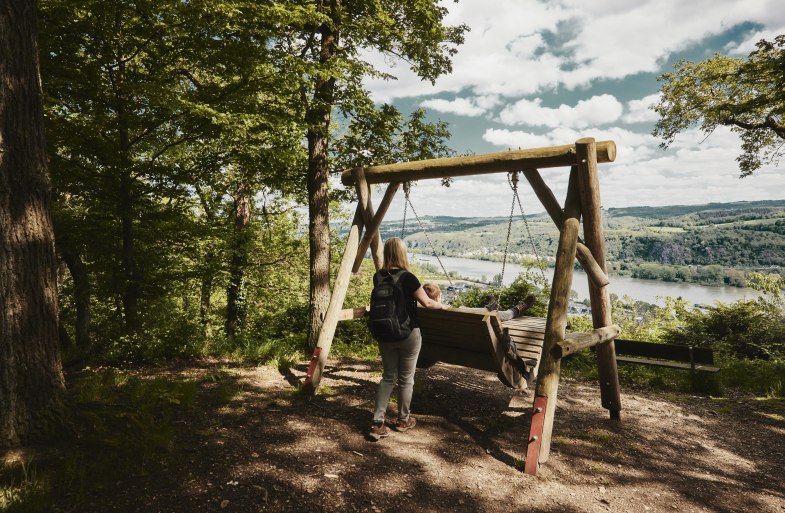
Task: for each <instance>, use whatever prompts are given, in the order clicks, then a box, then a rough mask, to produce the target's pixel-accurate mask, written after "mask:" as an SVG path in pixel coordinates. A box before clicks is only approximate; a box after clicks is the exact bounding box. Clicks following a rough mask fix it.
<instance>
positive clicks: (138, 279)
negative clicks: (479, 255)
mask: <svg viewBox="0 0 785 513" xmlns="http://www.w3.org/2000/svg"><path fill="white" fill-rule="evenodd" d="M41 15H42V20H43V24H44V27H43V28H44V30H43V36H44V37H43V38H42V44H43V47H44V52H42V56H43V65H44V71H45V77H46V80H45V84H44V85H45V90H46V91H47V93H48V95H47V96H48V102H47V107H48V108H47V115H48V121H49V127H50V133H51V134H52V137H50V142H51V144H50V146H51V154H52V156H53V158H52V169H53V176H54V182H55V186H56V193H57V197H58V199H60V201H58V208H57V210H56V213H57V216H56V221H57V223H56V227H57V228H58V229H59V228H63V230H67V231H68V234H67V235H68V237H60V234H59V233H58V241H60V240H62V241H64V242H66V241H67V242H69V247H70V248H77V249H82V250H83V251H84V253H85V254H83V255H82V260H83V261H84V262H85V264H86V267H87V268H88V269H90V270H91V272H92V273H93V274H94V279H93V282H94V283H96V286H95V287H94V288H93V290H94V293H95V294H96V295H98V296H99V297H98V298H97V302H99V303H102V306H103V310H104V312H106V311H109V312H111V313H110V314H109V315H111V316H112V319H113V321H114V318H115V317H119V318H120V320H121V322H122V323H123V325H124V326H123V327H124V331H125V332H126V333H127V334H138V333H142V334H145V335H147V334H148V333H149V330H143V331H142V330H139V327H140V325H142V326H143V325H144V323H145V322H146V319H147V318H149V317H150V316H155V315H156V311H155V310H156V309H154V308H150V306H154V305H161V304H162V303H165V304H166V305H171V304H172V303H173V302H172V301H169V300H168V298H167V294H168V293H169V292H170V291H172V290H174V289H175V288H177V287H180V283H182V282H183V281H184V280H186V279H188V278H189V277H190V278H193V277H194V276H193V274H196V271H194V270H193V268H195V267H196V265H197V264H198V263H199V259H198V258H197V257H196V256H194V252H193V251H191V250H192V249H193V248H194V246H199V247H201V248H203V249H207V253H208V254H209V251H210V250H209V245H204V244H203V245H199V244H197V241H196V240H195V239H197V238H198V237H200V236H201V235H204V234H205V232H204V230H202V229H203V228H205V226H204V224H203V223H201V222H200V221H203V219H194V218H193V211H194V209H195V208H196V204H197V203H198V201H197V198H196V197H195V195H194V188H195V187H196V188H198V187H199V186H201V185H202V184H210V186H211V188H213V190H214V191H215V192H216V193H217V194H218V195H219V197H220V196H223V195H225V194H230V193H231V192H232V191H233V190H234V186H233V185H232V184H229V183H227V182H226V180H225V179H224V178H225V175H226V170H227V169H236V168H242V169H244V170H245V171H246V173H247V174H248V175H249V176H250V181H249V184H250V185H249V196H248V197H249V198H252V197H253V193H254V191H255V189H254V187H256V185H257V184H258V183H259V182H266V183H274V184H276V186H278V184H279V183H280V182H282V181H284V180H286V179H288V178H289V177H288V176H287V173H286V172H285V171H284V170H286V171H290V170H291V169H293V166H292V165H291V163H290V162H288V161H287V158H285V157H283V156H282V157H276V158H265V156H266V155H269V154H271V153H273V152H278V153H281V154H285V155H286V156H290V155H291V153H292V152H295V153H298V154H303V153H304V150H303V149H302V146H301V139H302V131H303V128H302V124H303V122H302V120H300V121H299V125H298V129H297V130H294V129H292V128H289V127H288V125H289V124H291V123H292V121H291V120H292V119H297V118H298V115H293V114H291V113H289V112H288V109H292V108H297V106H296V105H295V104H294V101H292V99H291V98H298V99H299V96H295V93H296V92H297V91H298V90H297V89H296V84H295V85H294V86H289V85H288V82H287V81H286V80H285V77H283V78H282V77H281V76H280V74H279V73H278V70H280V66H278V67H277V68H276V67H275V66H273V62H272V61H271V59H270V58H269V54H270V44H269V43H268V41H269V35H268V32H269V30H270V29H269V26H270V22H269V21H268V19H267V18H268V17H269V16H270V15H271V10H270V9H268V6H266V5H262V4H256V3H254V2H246V1H245V0H205V1H200V2H174V3H173V2H169V1H166V0H139V1H136V2H130V3H129V2H117V3H111V4H107V3H106V2H103V1H102V0H87V1H86V2H85V1H77V0H41ZM282 98H285V99H282ZM299 117H301V116H299ZM295 134H296V135H295ZM286 138H288V139H287V140H285V141H284V142H283V143H281V142H280V141H282V140H284V139H286ZM262 154H264V155H262ZM292 158H294V157H291V158H289V159H288V160H292ZM285 161H286V166H288V167H286V166H282V165H280V162H285ZM289 174H291V173H289ZM303 176H304V173H298V174H297V176H296V177H295V178H297V179H299V180H302V177H303ZM291 181H294V180H291ZM212 186H215V187H212ZM280 188H282V189H283V188H285V187H284V186H283V185H281V186H280ZM288 189H289V190H290V189H291V187H288ZM66 197H67V198H68V201H67V202H66V201H64V199H65V198H66ZM211 215H212V214H211ZM214 219H215V218H214ZM193 221H197V222H193ZM171 228H179V230H180V231H178V230H176V229H171ZM185 229H188V230H194V229H195V230H196V231H195V232H190V233H187V234H186V233H184V230H185ZM200 230H201V231H200ZM208 231H209V230H208ZM63 235H66V234H65V233H64V234H63ZM184 246H188V247H187V248H185V247H184ZM61 249H62V251H61V253H62V254H65V249H67V248H65V246H63V247H62V248H61ZM191 257H193V259H194V262H192V263H193V264H194V265H192V266H190V267H191V269H192V270H191V271H189V269H188V267H189V266H188V265H186V264H185V263H184V262H182V259H183V258H191ZM178 261H180V265H178V264H177V262H178ZM241 263H242V262H241ZM74 269H76V268H74ZM201 269H204V270H207V269H210V270H213V269H214V266H207V267H204V266H202V267H201ZM189 273H191V274H189ZM73 278H74V282H76V279H77V276H76V275H73ZM204 278H205V280H204V284H205V285H206V286H205V287H204V289H205V290H204V292H205V294H204V295H203V299H204V300H205V301H204V306H205V311H208V309H209V306H208V304H207V303H208V302H209V301H208V298H209V291H210V289H211V286H210V278H207V277H204ZM99 282H100V283H99ZM115 305H117V306H115ZM99 306H101V305H99ZM118 307H119V308H118ZM118 314H119V315H118ZM114 322H116V321H114Z"/></svg>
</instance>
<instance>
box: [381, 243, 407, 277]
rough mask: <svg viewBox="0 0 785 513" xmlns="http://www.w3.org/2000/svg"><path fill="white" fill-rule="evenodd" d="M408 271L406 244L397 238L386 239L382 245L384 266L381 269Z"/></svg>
mask: <svg viewBox="0 0 785 513" xmlns="http://www.w3.org/2000/svg"><path fill="white" fill-rule="evenodd" d="M396 267H397V268H399V269H405V270H407V271H408V270H409V258H408V257H407V256H406V243H405V242H404V241H402V240H401V239H399V238H398V237H392V238H390V239H387V242H385V243H384V265H383V266H382V269H383V270H385V271H389V270H390V269H393V268H396Z"/></svg>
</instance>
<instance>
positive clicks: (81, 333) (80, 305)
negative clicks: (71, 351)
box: [60, 251, 90, 352]
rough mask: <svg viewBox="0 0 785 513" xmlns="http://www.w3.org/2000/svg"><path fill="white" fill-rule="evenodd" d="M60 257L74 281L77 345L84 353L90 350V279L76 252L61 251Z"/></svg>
mask: <svg viewBox="0 0 785 513" xmlns="http://www.w3.org/2000/svg"><path fill="white" fill-rule="evenodd" d="M60 256H61V257H62V258H63V262H65V265H66V266H68V271H69V272H70V273H71V279H73V280H74V304H75V305H76V326H74V328H75V330H74V331H75V333H76V345H77V346H78V347H79V350H80V351H82V352H87V351H89V349H90V278H89V275H88V273H87V266H86V265H85V263H84V261H83V260H82V257H81V256H80V255H79V253H77V252H75V251H61V252H60Z"/></svg>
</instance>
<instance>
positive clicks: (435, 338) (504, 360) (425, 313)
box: [417, 308, 545, 389]
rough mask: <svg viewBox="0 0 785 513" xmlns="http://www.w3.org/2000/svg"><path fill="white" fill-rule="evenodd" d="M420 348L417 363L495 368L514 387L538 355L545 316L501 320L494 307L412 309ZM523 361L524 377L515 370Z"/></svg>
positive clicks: (522, 384) (533, 370) (533, 368)
mask: <svg viewBox="0 0 785 513" xmlns="http://www.w3.org/2000/svg"><path fill="white" fill-rule="evenodd" d="M417 315H418V317H419V319H420V329H421V331H422V349H420V357H419V360H418V361H417V366H418V367H420V368H427V367H430V366H432V365H434V364H435V363H436V362H442V363H449V364H453V365H459V366H462V367H469V368H472V369H479V370H484V371H489V372H495V373H497V375H498V377H499V379H500V380H501V382H502V383H504V384H505V385H507V386H509V387H510V388H514V389H524V388H527V387H528V386H529V385H530V384H531V382H532V380H533V379H534V377H536V375H537V369H538V367H539V363H540V356H541V355H542V341H543V337H544V335H545V319H541V318H539V317H517V318H515V319H510V320H509V321H501V320H500V319H499V316H498V315H497V314H496V313H495V312H487V313H482V312H471V311H467V310H464V309H460V308H450V309H448V310H428V309H426V308H420V309H419V311H418V314H417ZM508 339H509V341H510V342H512V343H513V344H515V347H516V350H517V354H518V356H519V358H520V360H519V361H515V359H513V358H511V357H510V354H509V351H508V350H507V345H508V343H509V342H508ZM519 362H521V363H524V364H525V365H527V367H528V368H527V372H528V373H529V376H530V377H529V379H526V378H527V376H525V375H524V374H523V372H521V367H520V363H519Z"/></svg>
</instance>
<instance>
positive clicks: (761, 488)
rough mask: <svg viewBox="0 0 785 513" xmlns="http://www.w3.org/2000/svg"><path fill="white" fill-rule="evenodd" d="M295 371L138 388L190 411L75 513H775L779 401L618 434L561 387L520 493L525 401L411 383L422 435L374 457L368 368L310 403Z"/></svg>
mask: <svg viewBox="0 0 785 513" xmlns="http://www.w3.org/2000/svg"><path fill="white" fill-rule="evenodd" d="M304 370H305V369H304V367H300V368H295V369H292V370H291V371H289V372H287V373H281V372H279V371H278V370H277V369H273V368H269V367H254V368H248V367H239V366H232V365H226V364H223V365H217V364H210V365H203V366H200V367H198V368H189V369H185V370H184V369H179V370H168V371H161V370H155V371H146V373H145V372H143V373H141V375H142V377H145V376H148V377H152V376H155V377H156V378H159V379H160V378H161V377H162V376H163V377H165V378H166V379H169V380H172V381H177V380H190V381H191V382H195V383H197V384H198V385H197V390H196V396H195V397H196V398H195V400H194V403H193V404H192V405H191V406H190V407H183V408H181V409H179V410H177V413H176V414H173V415H174V417H173V418H171V419H170V421H171V425H172V426H173V429H174V433H173V437H172V443H171V444H170V446H169V447H168V449H167V450H166V451H165V453H164V454H163V455H161V456H157V458H158V459H157V460H156V461H155V462H152V461H151V462H149V464H148V465H147V466H146V467H145V468H149V471H147V472H140V471H138V470H128V471H127V472H125V473H122V472H121V473H120V477H119V478H117V480H116V481H115V482H114V483H113V484H112V485H111V486H108V487H101V488H97V489H91V490H88V491H86V495H87V497H86V499H85V500H84V501H83V502H82V504H83V506H82V507H80V509H79V511H95V512H108V511H123V512H125V511H129V512H130V511H139V512H200V511H204V512H213V511H214V512H227V513H228V512H254V513H255V512H267V511H270V512H284V511H287V512H366V511H367V512H373V513H379V512H396V513H397V512H416V513H420V512H422V513H424V512H437V511H438V512H441V511H455V512H489V513H510V512H519V511H520V512H563V513H571V512H607V511H613V512H628V511H629V512H636V513H644V512H651V513H657V512H673V511H679V512H693V511H694V512H720V513H726V512H727V513H729V512H748V511H761V512H769V513H785V470H783V463H784V462H785V407H784V406H783V401H782V400H773V399H772V400H754V399H752V398H747V397H739V398H735V399H723V400H716V399H711V398H707V397H701V396H693V395H687V394H679V393H665V392H661V391H660V392H656V391H651V390H629V389H627V390H624V391H623V396H622V400H623V403H622V404H623V408H624V410H623V412H622V421H621V422H618V421H611V420H608V418H607V413H606V412H605V410H603V409H602V408H601V407H600V405H599V391H598V389H597V387H596V386H592V385H590V384H583V383H576V382H571V381H569V380H563V381H562V384H561V387H560V390H559V399H560V402H559V406H558V408H557V412H556V422H555V427H554V440H553V445H552V448H553V449H552V454H551V458H550V460H549V461H548V463H547V464H545V465H544V466H543V467H541V469H540V473H539V475H538V476H537V477H531V476H528V475H525V474H523V472H522V471H521V469H522V466H523V459H524V455H525V448H526V445H525V441H526V437H527V433H528V418H529V413H528V410H529V408H530V406H531V398H530V397H529V396H525V395H524V396H522V397H516V398H514V399H515V400H513V401H512V404H513V405H515V406H513V407H510V404H511V399H513V392H512V391H510V390H509V389H507V388H505V387H504V386H503V385H501V383H499V382H498V381H497V379H496V377H495V376H494V375H491V374H488V373H484V372H480V371H474V370H470V369H463V368H459V367H453V366H447V365H436V366H434V367H433V368H431V369H428V370H420V371H418V374H417V383H416V385H415V387H416V388H415V399H414V403H413V412H414V414H415V415H416V416H417V419H418V424H417V426H416V427H415V428H414V429H413V430H411V431H408V432H406V433H396V432H393V433H392V434H391V436H390V437H389V438H386V439H383V440H381V441H380V442H372V441H369V440H368V439H367V438H366V437H365V436H364V433H365V430H366V428H367V427H368V422H369V419H370V414H371V413H370V412H371V408H372V401H373V395H374V392H375V387H376V383H377V382H378V380H379V376H380V372H379V365H378V364H377V363H368V362H363V361H342V362H335V365H333V366H331V367H328V369H327V372H326V374H325V377H324V379H323V381H322V384H323V385H324V386H325V391H326V393H324V394H322V395H319V396H317V397H316V398H314V399H312V400H308V399H307V398H304V397H302V396H300V395H299V394H297V393H295V392H294V388H293V386H292V383H294V382H295V380H296V379H298V378H302V376H303V374H304ZM127 457H128V458H136V457H142V456H141V455H128V456H127ZM137 468H138V467H137V466H135V465H130V464H129V465H128V469H137ZM113 479H114V478H113Z"/></svg>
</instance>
